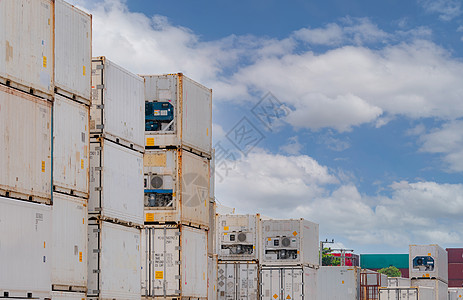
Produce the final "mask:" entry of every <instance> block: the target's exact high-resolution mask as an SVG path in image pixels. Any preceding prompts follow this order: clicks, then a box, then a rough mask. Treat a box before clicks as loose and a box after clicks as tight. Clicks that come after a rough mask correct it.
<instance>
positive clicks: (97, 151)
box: [88, 138, 143, 225]
mask: <svg viewBox="0 0 463 300" xmlns="http://www.w3.org/2000/svg"><path fill="white" fill-rule="evenodd" d="M88 213H89V216H95V215H99V216H100V217H101V218H103V219H106V220H112V221H117V222H124V223H127V224H128V225H143V155H142V154H141V153H140V152H137V151H134V150H132V149H128V148H126V147H124V146H121V145H119V144H116V143H113V142H112V141H109V140H106V139H102V138H99V139H97V140H91V141H90V198H89V202H88Z"/></svg>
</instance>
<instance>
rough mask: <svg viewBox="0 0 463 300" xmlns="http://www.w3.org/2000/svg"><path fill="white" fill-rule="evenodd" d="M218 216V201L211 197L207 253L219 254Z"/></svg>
mask: <svg viewBox="0 0 463 300" xmlns="http://www.w3.org/2000/svg"><path fill="white" fill-rule="evenodd" d="M216 230H217V216H216V203H215V201H214V199H209V230H208V231H207V254H208V255H216V254H217V238H216V236H217V232H216Z"/></svg>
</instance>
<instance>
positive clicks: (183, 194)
mask: <svg viewBox="0 0 463 300" xmlns="http://www.w3.org/2000/svg"><path fill="white" fill-rule="evenodd" d="M143 161H144V163H143V164H144V172H145V175H144V176H145V178H144V184H145V222H150V223H152V222H176V223H182V224H187V225H192V226H196V227H199V226H200V227H204V228H207V227H208V226H209V213H210V212H209V160H208V159H206V158H204V157H201V156H199V155H196V154H194V153H191V152H188V151H186V150H183V149H163V150H161V149H157V150H147V152H146V153H145V155H144V157H143Z"/></svg>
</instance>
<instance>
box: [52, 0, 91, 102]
mask: <svg viewBox="0 0 463 300" xmlns="http://www.w3.org/2000/svg"><path fill="white" fill-rule="evenodd" d="M91 68H92V16H91V15H89V14H87V13H85V12H83V11H81V10H80V9H78V8H76V7H74V6H73V5H71V4H69V3H67V2H65V1H63V0H55V86H56V88H57V92H58V93H61V94H63V95H66V96H67V97H71V98H74V99H76V100H78V101H80V102H83V103H86V104H90V97H91V75H92V70H91Z"/></svg>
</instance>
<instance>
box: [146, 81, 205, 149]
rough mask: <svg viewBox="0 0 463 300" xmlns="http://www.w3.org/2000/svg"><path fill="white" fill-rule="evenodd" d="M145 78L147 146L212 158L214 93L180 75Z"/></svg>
mask: <svg viewBox="0 0 463 300" xmlns="http://www.w3.org/2000/svg"><path fill="white" fill-rule="evenodd" d="M142 77H143V78H145V100H146V102H147V103H146V121H147V124H146V144H145V145H146V146H147V147H166V146H177V147H180V148H187V149H190V150H193V151H197V152H199V153H200V154H201V155H206V156H209V157H210V156H211V151H212V90H210V89H208V88H206V87H204V86H202V85H201V84H199V83H197V82H195V81H193V80H191V79H190V78H188V77H186V76H184V75H183V74H181V73H178V74H168V75H146V76H145V75H144V76H142ZM172 110H173V112H172ZM171 119H172V120H171Z"/></svg>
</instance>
